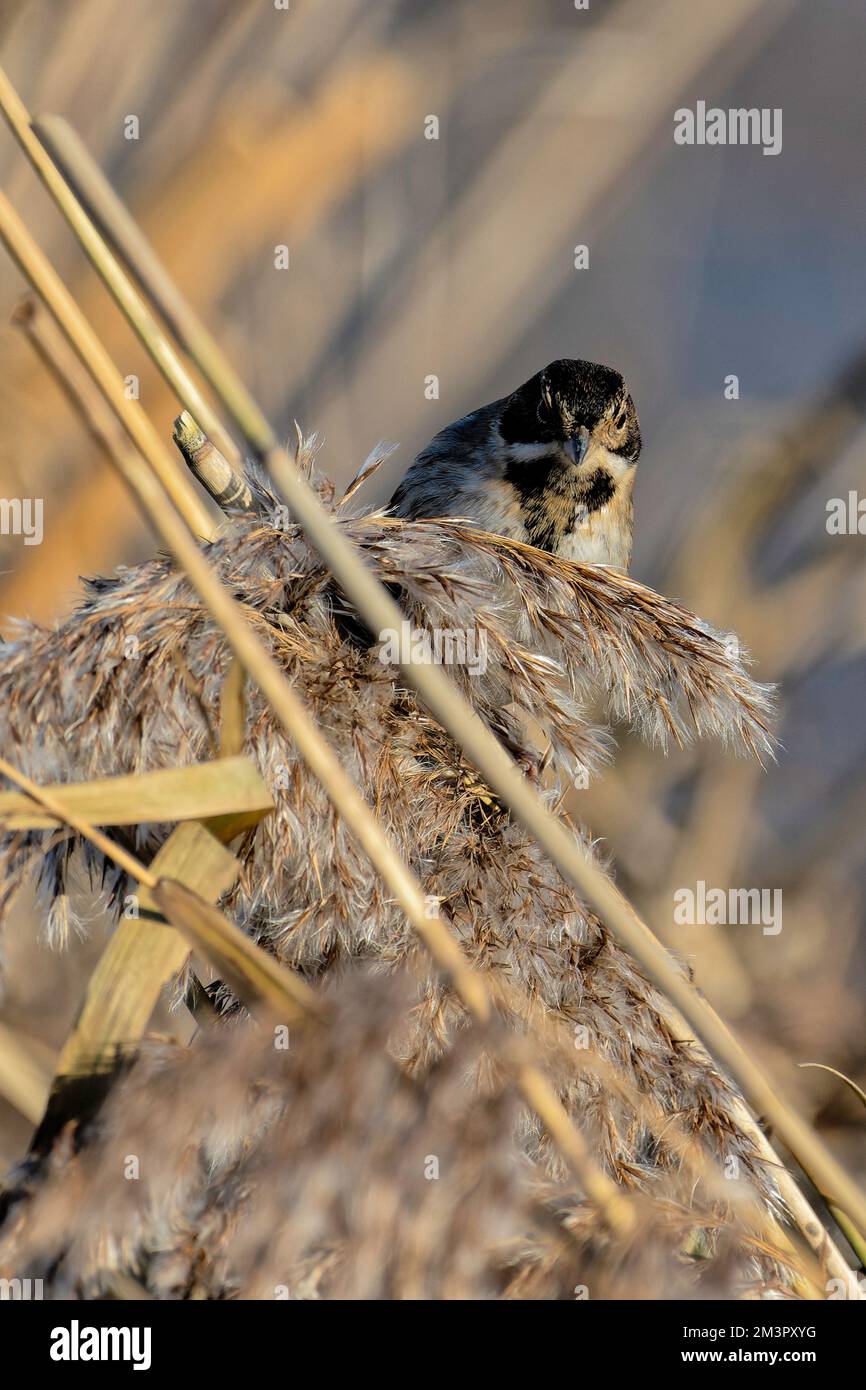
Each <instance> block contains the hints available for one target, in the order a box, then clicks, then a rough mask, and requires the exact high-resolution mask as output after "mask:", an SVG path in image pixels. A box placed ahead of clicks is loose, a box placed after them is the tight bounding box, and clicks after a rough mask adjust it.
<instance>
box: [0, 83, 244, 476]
mask: <svg viewBox="0 0 866 1390" xmlns="http://www.w3.org/2000/svg"><path fill="white" fill-rule="evenodd" d="M0 110H2V112H3V115H4V116H5V118H6V121H7V123H8V125H9V128H10V129H11V131H12V133H13V134H14V135H15V137H16V139H17V140H18V143H19V144H20V145H21V148H22V149H23V150H24V153H25V154H26V155H27V158H28V159H29V160H30V163H31V164H32V165H33V167H34V169H35V170H36V172H37V174H38V175H39V177H40V178H41V180H42V182H43V183H44V185H45V187H46V188H47V190H48V192H49V193H50V194H51V197H52V198H53V199H54V201H55V203H56V204H57V206H58V207H59V209H60V211H61V212H62V213H63V216H64V217H65V218H66V220H67V222H68V223H69V226H70V227H71V228H72V231H73V232H74V233H75V235H76V237H77V238H78V240H79V242H80V243H81V246H82V248H83V249H84V251H85V253H86V254H87V256H88V258H89V260H90V262H91V264H92V265H93V268H94V270H95V271H96V273H97V274H98V275H99V277H100V278H101V280H102V281H103V283H104V284H105V286H106V288H107V290H108V291H109V293H110V294H111V296H112V298H113V299H114V300H115V302H116V303H117V305H118V307H119V308H120V310H121V312H122V313H123V314H124V316H125V317H126V318H127V320H128V321H129V323H130V324H131V325H132V327H133V328H134V330H135V332H136V333H137V335H138V337H139V339H140V340H141V343H142V344H143V346H144V347H145V348H146V349H147V351H148V353H149V354H150V356H151V357H152V358H153V361H154V362H155V363H156V365H157V367H158V368H159V370H160V371H161V373H162V375H163V377H164V378H165V380H166V381H167V382H168V384H169V386H170V387H171V388H172V390H173V391H174V392H176V394H177V395H178V396H179V398H180V399H181V400H182V401H183V402H184V403H187V402H189V403H190V408H191V409H192V411H193V414H194V415H195V417H196V419H197V420H200V421H201V423H202V426H203V428H204V429H205V430H206V432H207V433H208V434H209V435H210V436H211V438H212V439H214V440H215V441H217V442H218V443H219V446H220V448H221V449H222V451H223V453H227V454H229V455H230V456H231V455H232V454H233V453H234V452H236V450H235V446H234V445H233V444H232V442H231V440H230V438H229V436H228V434H227V432H226V430H225V428H224V427H223V425H222V424H221V422H220V420H219V417H218V416H217V414H216V412H215V411H214V410H213V408H212V407H211V406H210V405H209V403H208V402H207V400H206V399H205V397H204V396H203V395H202V394H201V392H200V391H199V389H198V387H197V386H196V384H195V382H194V381H193V379H192V377H191V376H190V375H189V373H188V372H187V370H186V368H185V367H184V365H183V363H182V362H181V360H180V358H179V357H178V355H177V353H176V352H175V351H174V349H173V348H172V346H171V344H170V343H169V342H168V339H167V338H166V336H165V334H164V333H163V332H162V330H161V328H160V326H159V324H158V323H157V322H156V319H155V318H154V317H153V315H152V314H151V313H150V310H149V309H148V308H147V306H146V304H145V303H144V301H143V300H142V299H141V296H140V295H139V294H138V293H137V292H136V290H135V288H134V287H133V285H132V283H131V281H130V280H129V278H128V276H127V275H125V274H124V272H123V271H122V270H121V268H120V266H119V265H118V264H117V261H116V260H115V259H114V257H113V256H112V254H111V252H110V251H109V249H108V247H107V246H106V244H105V242H104V241H103V240H102V237H101V236H100V235H99V233H98V231H97V230H96V228H95V227H94V225H93V223H92V222H91V220H90V218H89V217H88V216H87V213H86V212H85V211H84V209H83V208H82V206H81V204H80V203H79V201H78V199H77V198H76V196H75V194H74V193H73V191H72V189H71V188H70V187H69V185H68V184H67V182H66V180H65V179H64V178H63V177H62V175H61V174H60V172H59V170H58V169H57V167H56V165H55V164H54V162H53V161H52V159H51V157H50V156H49V154H48V153H47V151H46V150H45V149H44V148H43V146H42V145H41V144H40V142H39V140H38V139H37V138H36V135H35V134H34V132H33V127H32V124H31V121H30V114H29V112H28V111H27V108H26V107H25V105H24V103H23V102H22V101H21V99H20V97H19V96H18V93H17V92H16V91H15V88H14V87H13V86H12V83H11V82H10V81H9V78H8V77H7V75H6V73H5V72H4V71H3V69H2V67H0Z"/></svg>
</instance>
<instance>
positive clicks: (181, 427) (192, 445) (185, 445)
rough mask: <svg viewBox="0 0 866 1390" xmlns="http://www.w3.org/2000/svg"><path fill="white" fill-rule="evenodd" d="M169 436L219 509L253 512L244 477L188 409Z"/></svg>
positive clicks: (250, 495) (251, 495)
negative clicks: (209, 437)
mask: <svg viewBox="0 0 866 1390" xmlns="http://www.w3.org/2000/svg"><path fill="white" fill-rule="evenodd" d="M172 439H173V440H174V442H175V444H176V445H177V447H178V449H179V450H180V452H181V454H182V455H183V460H184V462H185V464H186V466H187V468H188V469H189V470H190V472H191V473H192V475H193V477H194V478H197V479H198V481H199V482H200V483H201V485H202V487H203V488H204V490H205V492H209V493H210V495H211V497H212V498H213V500H214V501H215V502H216V504H217V506H218V507H219V508H220V509H221V510H222V511H224V512H230V511H241V512H249V511H252V508H253V494H252V492H251V491H250V486H249V483H248V482H247V480H246V478H244V476H243V474H242V473H238V472H237V471H236V469H234V468H232V466H231V464H230V463H229V461H228V459H227V458H226V457H225V456H224V455H223V454H221V453H220V451H219V449H218V448H217V447H216V445H215V444H214V443H213V442H212V440H210V439H208V437H207V435H206V434H204V433H203V431H202V430H201V429H200V428H199V426H198V425H197V424H196V422H195V420H194V419H193V418H192V416H191V415H190V413H189V411H188V410H184V411H183V412H182V414H180V415H179V416H178V417H177V419H176V420H175V422H174V428H173V430H172Z"/></svg>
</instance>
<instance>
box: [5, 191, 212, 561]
mask: <svg viewBox="0 0 866 1390" xmlns="http://www.w3.org/2000/svg"><path fill="white" fill-rule="evenodd" d="M0 224H2V236H3V241H4V243H5V245H6V247H7V249H8V250H9V253H10V255H11V256H12V258H13V260H15V261H16V262H17V264H18V266H19V268H20V270H21V272H22V274H23V275H25V276H26V278H27V279H28V280H29V281H30V283H31V285H33V287H34V289H36V290H37V292H38V293H39V294H40V295H41V297H42V299H43V300H45V301H46V303H47V302H48V300H47V297H46V295H45V294H44V293H43V292H42V290H43V288H45V287H46V286H49V287H50V290H49V292H50V296H51V312H52V314H53V315H54V317H55V319H56V321H57V323H58V324H59V326H60V328H61V329H62V330H63V333H64V334H65V336H66V338H67V340H68V341H69V342H70V343H71V344H72V346H73V348H75V351H76V353H77V355H78V357H79V359H80V360H81V361H82V362H83V363H84V364H85V366H86V367H87V370H88V371H89V372H90V374H91V376H92V378H93V380H94V381H95V382H96V384H97V385H98V386H99V389H100V391H101V392H102V393H103V395H104V396H105V397H106V399H107V400H108V401H109V404H110V405H111V408H112V410H113V411H114V413H115V415H116V416H117V418H118V419H119V421H120V423H121V424H122V425H123V428H124V429H125V430H126V433H127V434H128V435H129V437H130V438H131V439H132V441H133V443H134V444H135V446H136V448H137V449H138V450H139V451H140V452H141V453H142V454H143V455H144V456H145V457H146V458H147V460H148V462H149V464H150V469H149V470H147V469H141V468H136V467H135V466H134V463H133V461H132V459H131V457H129V456H127V455H126V454H121V453H115V454H112V458H113V461H114V463H115V464H116V465H117V468H118V469H119V470H120V472H121V474H122V476H123V478H124V481H125V482H126V483H127V484H128V485H129V487H130V488H131V489H132V491H133V492H134V493H135V495H136V497H137V498H138V499H139V501H141V499H142V497H143V495H144V494H145V493H146V494H147V496H148V498H149V499H150V502H151V506H152V507H153V508H156V509H158V508H159V507H161V506H165V504H166V502H168V501H169V500H170V501H171V502H172V503H174V505H175V506H176V507H177V509H178V511H179V512H180V515H181V516H182V517H183V519H184V522H185V524H186V526H188V527H189V529H190V531H191V532H192V533H193V534H195V535H199V536H203V537H205V538H206V539H211V538H212V537H213V536H214V535H215V534H216V528H215V526H214V523H213V521H212V520H211V517H210V513H209V512H208V511H207V509H206V508H205V506H204V504H203V503H202V501H201V499H200V498H199V496H198V495H197V494H196V492H195V490H194V489H193V487H192V485H191V484H190V481H189V478H188V477H187V475H186V474H185V473H183V472H182V471H181V469H180V468H178V466H177V464H176V463H175V461H174V459H173V458H172V457H171V455H170V454H169V452H168V450H167V449H166V448H165V446H164V445H163V443H162V440H161V439H160V437H159V435H158V434H157V432H156V430H155V429H154V427H153V425H152V424H151V423H150V420H149V419H148V417H147V415H146V414H145V413H144V411H143V410H142V408H141V406H140V405H139V403H138V401H133V400H129V399H128V397H127V395H126V393H125V391H124V388H123V379H122V377H121V376H120V373H119V372H118V371H117V369H116V367H115V366H114V364H113V363H112V361H111V358H110V357H109V356H108V353H107V352H106V351H105V348H104V347H103V346H102V344H101V342H100V341H99V339H98V338H97V336H96V334H95V333H94V332H93V329H92V328H91V327H90V325H89V324H88V323H87V321H86V319H85V318H84V316H83V314H82V313H81V311H80V309H79V308H78V305H77V304H76V303H75V301H74V299H73V298H72V296H71V295H70V293H69V291H68V290H67V289H66V286H65V285H64V284H63V283H62V281H61V280H60V278H59V276H58V275H57V274H56V272H55V271H54V270H53V268H52V267H51V266H50V265H49V263H48V261H47V260H46V258H45V256H44V255H43V254H42V252H41V251H40V250H39V247H38V246H37V245H36V243H35V242H34V240H33V238H32V237H31V236H30V234H29V232H28V231H27V228H26V227H25V226H24V223H23V222H22V221H21V219H20V217H19V216H18V214H17V213H16V212H15V209H14V208H13V207H12V205H11V203H10V202H9V201H8V199H7V198H6V197H5V196H4V195H3V194H2V193H0Z"/></svg>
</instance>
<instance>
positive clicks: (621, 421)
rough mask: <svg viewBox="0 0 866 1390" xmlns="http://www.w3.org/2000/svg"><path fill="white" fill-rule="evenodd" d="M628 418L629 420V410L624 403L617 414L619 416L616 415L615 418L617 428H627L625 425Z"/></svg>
mask: <svg viewBox="0 0 866 1390" xmlns="http://www.w3.org/2000/svg"><path fill="white" fill-rule="evenodd" d="M627 420H628V411H627V410H626V408H625V406H624V405H622V406H620V409H619V414H618V415H617V417H616V419H615V420H614V422H613V423H614V424H615V425H616V428H617V429H618V430H624V429H625V426H626V421H627Z"/></svg>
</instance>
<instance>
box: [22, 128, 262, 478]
mask: <svg viewBox="0 0 866 1390" xmlns="http://www.w3.org/2000/svg"><path fill="white" fill-rule="evenodd" d="M32 126H33V130H34V131H35V133H36V135H37V136H38V137H39V139H40V140H41V141H42V144H43V145H44V146H45V148H46V150H47V151H48V153H49V154H50V155H51V158H52V159H53V160H54V163H55V164H56V165H57V167H58V168H59V169H60V171H61V172H62V174H63V175H64V177H65V178H66V181H67V183H69V184H70V185H71V186H72V188H73V189H74V190H75V192H76V193H77V195H78V198H79V200H80V202H81V203H82V205H83V207H84V208H85V210H86V211H87V213H88V214H89V215H90V218H91V220H92V221H93V222H94V223H95V224H96V226H97V227H98V228H99V230H100V232H101V233H102V235H103V237H104V238H105V240H106V241H107V242H108V243H109V245H110V246H111V247H112V249H113V250H114V252H115V253H116V255H117V256H119V258H120V259H121V260H122V261H123V263H124V265H125V266H126V268H127V270H128V271H129V272H130V274H131V275H132V276H133V278H134V279H135V280H136V281H137V283H138V285H139V286H140V288H142V289H143V290H144V292H145V294H146V295H147V297H148V298H149V299H150V301H151V303H152V304H154V305H155V306H156V308H157V310H158V312H159V314H160V315H161V317H162V318H163V320H164V321H165V322H166V323H167V324H168V326H169V328H170V330H171V331H172V333H174V335H175V337H176V338H177V340H178V342H180V343H182V344H183V345H184V347H185V349H186V351H187V353H188V354H189V356H190V357H191V358H192V360H193V362H195V364H196V366H197V367H198V369H199V371H200V372H201V374H202V376H203V377H204V378H205V380H206V381H208V382H210V383H211V385H213V384H214V383H215V382H217V381H218V382H219V383H220V388H221V390H222V391H224V392H226V393H227V394H228V397H229V399H230V400H231V401H232V403H233V409H235V408H237V409H244V408H245V404H246V391H245V389H244V387H243V384H242V382H241V381H240V378H239V377H238V376H237V374H236V372H235V371H234V368H233V367H232V365H231V363H230V362H229V360H228V358H227V357H226V356H225V354H224V353H223V351H222V349H221V348H220V346H219V344H218V343H217V342H216V340H215V339H214V338H213V337H211V335H210V333H208V331H207V329H206V328H205V327H204V325H203V324H202V323H201V321H200V319H199V317H198V315H197V314H196V313H195V311H194V310H193V309H192V307H191V305H190V304H188V303H187V301H186V299H184V297H183V296H182V295H181V294H179V293H178V291H177V289H176V288H175V284H174V281H173V280H172V278H171V276H170V275H169V273H168V271H167V270H166V268H165V266H164V265H163V264H162V262H161V260H160V259H159V257H158V256H157V254H156V252H155V251H154V249H153V247H152V246H151V245H150V242H149V241H148V240H147V238H146V237H145V236H144V234H143V233H142V231H141V229H140V228H139V226H138V223H137V222H136V221H135V219H134V217H132V216H131V215H130V213H129V211H128V209H127V208H126V207H125V206H124V204H123V202H122V201H121V199H120V198H119V197H118V195H117V193H116V192H115V190H114V189H113V188H112V186H111V184H110V183H109V182H108V179H107V178H106V177H105V175H104V174H103V172H102V170H101V169H100V167H99V165H98V164H97V163H96V160H95V159H94V158H93V156H92V155H91V153H90V151H89V150H88V149H87V147H86V145H85V144H84V143H83V141H82V140H81V138H80V137H79V135H78V133H77V131H75V130H74V129H73V128H72V126H71V125H70V124H69V122H68V121H65V120H64V119H63V117H62V116H39V117H37V118H36V119H35V120H34V121H33V122H32ZM193 413H195V412H193ZM197 418H201V417H197ZM204 430H205V433H206V434H208V435H211V430H210V429H209V428H208V426H207V424H206V423H205V424H204ZM212 440H213V443H214V445H215V447H217V448H219V451H220V453H222V454H223V455H224V456H225V458H226V459H227V461H228V463H229V464H238V463H239V462H240V454H239V451H238V450H237V448H236V447H235V445H234V442H233V441H232V440H231V439H230V438H228V437H226V436H225V432H224V431H223V434H222V435H212Z"/></svg>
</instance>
